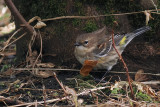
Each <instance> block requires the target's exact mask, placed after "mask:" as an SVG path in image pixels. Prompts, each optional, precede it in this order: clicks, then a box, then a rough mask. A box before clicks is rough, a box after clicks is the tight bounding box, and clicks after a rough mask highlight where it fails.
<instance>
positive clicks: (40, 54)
mask: <svg viewBox="0 0 160 107" xmlns="http://www.w3.org/2000/svg"><path fill="white" fill-rule="evenodd" d="M38 33H39V37H40V40H41V48H40V52H39V55H38V57H37V58H36V60H35V62H34V64H33V68H34V67H35V65H36V62H37V61H38V59H39V57H42V47H43V45H42V43H43V42H42V36H41V33H40V31H39V30H38Z"/></svg>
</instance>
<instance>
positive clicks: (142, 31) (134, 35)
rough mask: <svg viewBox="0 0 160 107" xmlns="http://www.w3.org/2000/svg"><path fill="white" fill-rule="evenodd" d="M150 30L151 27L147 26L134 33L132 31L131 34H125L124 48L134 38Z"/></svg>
mask: <svg viewBox="0 0 160 107" xmlns="http://www.w3.org/2000/svg"><path fill="white" fill-rule="evenodd" d="M149 30H151V27H149V26H144V27H141V28H139V29H136V30H135V31H133V32H132V33H128V34H126V35H125V36H126V43H125V46H127V45H128V43H129V42H130V41H131V40H132V39H133V38H135V37H136V36H138V35H141V34H143V33H145V32H147V31H149Z"/></svg>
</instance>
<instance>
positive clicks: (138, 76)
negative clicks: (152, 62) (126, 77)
mask: <svg viewBox="0 0 160 107" xmlns="http://www.w3.org/2000/svg"><path fill="white" fill-rule="evenodd" d="M143 73H144V71H143V70H142V69H140V70H138V71H137V73H136V75H135V81H137V82H142V81H146V80H148V78H147V76H146V75H145V74H143Z"/></svg>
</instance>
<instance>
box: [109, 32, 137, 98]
mask: <svg viewBox="0 0 160 107" xmlns="http://www.w3.org/2000/svg"><path fill="white" fill-rule="evenodd" d="M112 45H113V48H114V49H115V51H116V52H117V54H118V56H119V58H120V60H121V61H122V63H123V65H124V68H125V69H126V75H127V79H128V84H129V87H130V89H131V97H132V99H135V98H134V93H133V88H132V85H131V80H130V76H129V73H128V67H127V65H126V63H125V62H124V60H123V58H122V56H121V54H120V53H119V52H118V50H117V49H116V46H115V42H114V31H113V29H112Z"/></svg>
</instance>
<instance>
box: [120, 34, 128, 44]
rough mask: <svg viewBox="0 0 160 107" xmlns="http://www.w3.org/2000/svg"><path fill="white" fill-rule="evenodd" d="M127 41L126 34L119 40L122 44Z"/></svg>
mask: <svg viewBox="0 0 160 107" xmlns="http://www.w3.org/2000/svg"><path fill="white" fill-rule="evenodd" d="M125 41H126V36H124V37H123V38H122V40H121V41H120V42H119V44H120V45H124V44H125Z"/></svg>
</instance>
